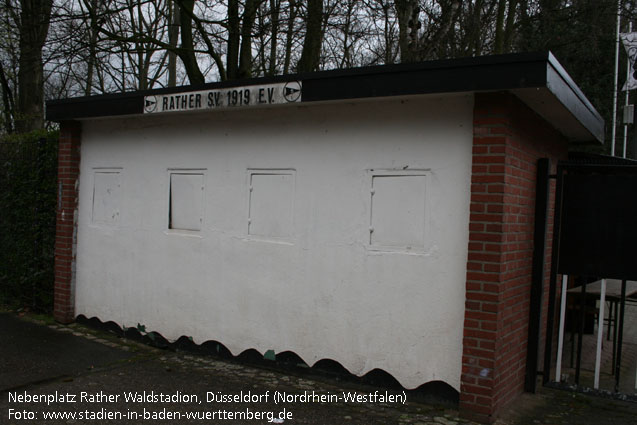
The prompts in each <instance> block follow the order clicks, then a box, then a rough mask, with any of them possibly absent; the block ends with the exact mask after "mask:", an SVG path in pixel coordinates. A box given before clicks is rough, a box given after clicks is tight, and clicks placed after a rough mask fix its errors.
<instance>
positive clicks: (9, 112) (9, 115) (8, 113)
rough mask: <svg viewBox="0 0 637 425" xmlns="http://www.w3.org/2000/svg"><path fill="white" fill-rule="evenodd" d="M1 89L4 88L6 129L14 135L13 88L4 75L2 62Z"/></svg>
mask: <svg viewBox="0 0 637 425" xmlns="http://www.w3.org/2000/svg"><path fill="white" fill-rule="evenodd" d="M0 87H2V105H3V106H4V110H3V111H2V112H3V115H4V123H3V124H4V129H5V131H6V132H7V133H9V134H11V133H13V108H14V103H13V96H12V95H11V88H10V87H9V82H8V81H7V77H6V75H5V73H4V68H3V67H2V62H0Z"/></svg>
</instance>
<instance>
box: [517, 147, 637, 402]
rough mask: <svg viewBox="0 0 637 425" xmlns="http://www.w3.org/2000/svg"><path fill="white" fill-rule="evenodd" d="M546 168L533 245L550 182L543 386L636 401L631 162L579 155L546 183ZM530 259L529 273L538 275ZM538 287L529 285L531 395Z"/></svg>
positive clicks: (636, 193) (635, 225) (636, 217)
mask: <svg viewBox="0 0 637 425" xmlns="http://www.w3.org/2000/svg"><path fill="white" fill-rule="evenodd" d="M541 161H546V160H541ZM546 163H547V162H546ZM546 163H544V164H543V163H542V162H540V166H539V167H538V171H539V173H538V195H537V202H538V206H539V207H540V208H539V211H538V210H537V209H536V244H537V243H538V242H540V241H539V240H538V237H539V236H538V232H544V229H543V228H542V227H541V226H540V228H538V219H539V220H540V222H541V219H542V218H543V219H544V223H546V217H547V214H546V213H547V210H548V208H546V205H544V206H543V203H544V202H546V200H548V187H549V184H548V178H549V177H550V178H554V179H556V186H555V210H554V211H555V215H554V230H553V235H554V237H553V248H552V255H551V272H550V283H549V291H548V308H547V316H546V319H547V320H546V321H547V325H546V339H545V351H544V368H543V369H544V370H543V373H542V376H543V383H544V384H545V385H552V386H559V387H567V388H570V389H580V390H587V391H593V392H600V393H604V394H607V395H609V394H610V395H619V396H620V397H621V398H632V399H635V400H637V394H636V393H637V162H636V161H630V160H622V159H617V158H612V157H602V156H590V155H580V156H579V157H575V158H573V157H571V158H569V160H568V161H560V162H559V163H558V165H557V173H556V175H553V176H549V175H548V166H547V165H546ZM542 173H544V174H542ZM542 187H546V188H547V189H546V190H547V192H546V194H544V193H543V191H542ZM542 206H543V211H542V208H541V207H542ZM538 214H540V217H538ZM542 214H544V215H543V217H542ZM542 243H543V240H542ZM536 246H538V245H536ZM542 246H543V245H542ZM542 254H543V250H542ZM537 257H538V258H534V268H536V267H537V269H538V273H543V259H540V258H539V254H538V256H537ZM558 275H560V276H561V279H559V280H558ZM542 285H543V283H542V279H538V280H537V281H536V279H534V285H533V287H534V291H533V293H532V301H531V305H532V307H531V324H530V331H529V362H528V363H527V378H528V379H527V390H531V391H532V390H534V389H535V383H534V382H531V380H532V381H535V380H534V377H535V373H534V372H535V370H533V365H534V364H535V365H537V358H535V359H533V356H534V355H533V354H532V350H533V348H535V349H536V350H537V341H538V340H539V331H540V329H541V327H540V323H541V320H540V317H541V314H539V312H540V311H541V305H542V304H541V303H542V291H541V286H542ZM554 329H556V330H557V334H556V333H555V332H554ZM532 330H533V332H532ZM534 344H535V346H534ZM535 352H536V353H537V351H535ZM534 361H535V363H533V362H534ZM536 367H537V366H536Z"/></svg>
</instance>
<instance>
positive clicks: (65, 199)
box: [53, 121, 82, 323]
mask: <svg viewBox="0 0 637 425" xmlns="http://www.w3.org/2000/svg"><path fill="white" fill-rule="evenodd" d="M81 130H82V126H81V124H80V123H79V122H77V121H65V122H62V123H61V124H60V140H59V148H58V206H57V220H56V221H57V222H56V229H55V288H54V304H53V316H54V317H55V320H57V321H58V322H61V323H70V322H72V321H73V320H74V319H75V313H74V304H73V302H74V300H73V291H74V285H75V246H76V242H77V239H76V231H77V197H78V188H79V175H80V143H81Z"/></svg>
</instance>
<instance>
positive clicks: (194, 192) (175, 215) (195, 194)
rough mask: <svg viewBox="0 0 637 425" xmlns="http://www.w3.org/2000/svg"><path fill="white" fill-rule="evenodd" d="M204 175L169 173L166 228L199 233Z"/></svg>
mask: <svg viewBox="0 0 637 425" xmlns="http://www.w3.org/2000/svg"><path fill="white" fill-rule="evenodd" d="M203 195H204V175H203V173H201V172H185V171H171V173H170V210H169V221H168V228H169V229H176V230H191V231H199V230H201V228H202V224H203Z"/></svg>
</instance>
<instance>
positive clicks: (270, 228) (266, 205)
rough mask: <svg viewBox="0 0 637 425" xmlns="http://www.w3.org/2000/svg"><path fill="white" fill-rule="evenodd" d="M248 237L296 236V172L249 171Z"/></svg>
mask: <svg viewBox="0 0 637 425" xmlns="http://www.w3.org/2000/svg"><path fill="white" fill-rule="evenodd" d="M248 174H249V188H248V189H249V198H248V199H249V202H248V234H249V235H255V236H263V237H268V238H289V237H291V236H292V235H293V218H294V184H295V172H294V170H248Z"/></svg>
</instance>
